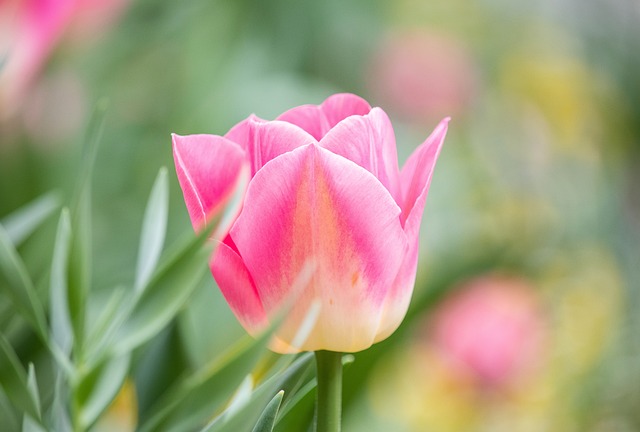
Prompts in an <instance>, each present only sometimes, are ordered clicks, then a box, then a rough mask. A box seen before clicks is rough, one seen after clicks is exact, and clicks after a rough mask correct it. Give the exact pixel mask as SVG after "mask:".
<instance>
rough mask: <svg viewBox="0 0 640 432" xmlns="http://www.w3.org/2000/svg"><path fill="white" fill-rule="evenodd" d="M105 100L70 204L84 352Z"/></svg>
mask: <svg viewBox="0 0 640 432" xmlns="http://www.w3.org/2000/svg"><path fill="white" fill-rule="evenodd" d="M106 105H107V104H106V102H104V101H100V102H99V103H98V105H97V106H96V109H95V111H94V113H93V116H92V118H91V120H90V122H89V126H88V127H87V131H86V134H85V138H84V146H83V154H82V159H81V165H80V175H79V176H78V180H77V183H76V184H77V189H76V191H75V194H74V197H73V200H72V203H71V233H72V234H71V251H70V256H69V276H68V291H67V295H68V302H69V315H70V317H71V324H72V326H73V332H74V340H75V344H74V349H77V350H78V351H82V345H83V343H84V336H85V335H84V325H85V319H86V317H85V313H86V301H87V295H88V292H89V285H90V283H91V176H92V173H93V167H94V165H95V159H96V155H97V152H98V144H99V142H100V139H101V137H102V131H103V129H104V119H105V113H106Z"/></svg>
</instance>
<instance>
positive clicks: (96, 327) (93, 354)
mask: <svg viewBox="0 0 640 432" xmlns="http://www.w3.org/2000/svg"><path fill="white" fill-rule="evenodd" d="M126 293H127V291H126V288H125V287H124V286H117V287H115V288H113V290H112V291H111V295H110V296H109V298H108V299H107V300H106V301H105V300H104V299H102V298H101V299H99V300H98V301H99V302H100V311H99V312H97V317H96V319H95V322H94V323H93V325H92V326H91V327H90V328H89V338H88V339H87V343H86V345H85V351H84V354H85V358H86V361H87V362H88V363H91V362H94V361H96V359H98V360H99V359H100V357H101V355H102V354H103V353H104V351H105V348H107V345H108V344H109V343H110V341H111V337H112V336H113V334H114V332H115V331H116V330H117V329H118V328H119V326H120V325H122V323H123V322H124V319H125V317H126V313H127V311H126V305H125V302H126V301H130V300H131V297H130V296H127V295H126Z"/></svg>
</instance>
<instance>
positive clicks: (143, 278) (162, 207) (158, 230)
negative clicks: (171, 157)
mask: <svg viewBox="0 0 640 432" xmlns="http://www.w3.org/2000/svg"><path fill="white" fill-rule="evenodd" d="M168 207H169V184H168V181H167V169H166V168H162V169H161V170H160V172H159V173H158V177H157V178H156V181H155V182H154V184H153V189H151V195H150V196H149V202H148V203H147V208H146V210H145V212H144V221H143V223H142V234H141V236H140V249H139V250H138V265H137V268H136V282H135V285H134V287H135V288H134V289H135V291H140V290H142V288H144V287H145V286H146V285H147V283H148V282H149V278H150V277H151V274H152V273H153V270H154V269H155V268H156V265H157V263H158V258H160V253H161V252H162V245H163V244H164V236H165V233H166V228H167V214H168Z"/></svg>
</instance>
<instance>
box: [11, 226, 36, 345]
mask: <svg viewBox="0 0 640 432" xmlns="http://www.w3.org/2000/svg"><path fill="white" fill-rule="evenodd" d="M0 287H2V288H4V289H5V291H6V293H7V297H9V299H10V300H11V302H12V303H13V306H14V307H15V309H16V310H17V311H18V312H19V313H20V314H21V315H22V316H23V317H24V318H25V319H26V320H27V322H28V323H29V324H31V326H32V327H33V329H34V330H35V331H36V333H37V334H38V336H40V337H41V338H42V340H43V341H46V340H47V332H46V320H45V314H44V310H43V307H42V303H40V300H39V299H38V295H37V293H36V291H35V288H34V286H33V282H32V281H31V278H30V277H29V274H28V273H27V269H26V267H25V265H24V262H23V261H22V259H21V258H20V256H19V255H18V252H17V251H16V249H15V247H14V246H13V243H12V242H11V240H10V239H9V236H8V235H7V233H6V231H5V230H4V228H3V227H2V226H0Z"/></svg>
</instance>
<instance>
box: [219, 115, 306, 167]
mask: <svg viewBox="0 0 640 432" xmlns="http://www.w3.org/2000/svg"><path fill="white" fill-rule="evenodd" d="M225 138H227V139H230V140H231V141H233V142H235V143H237V144H238V145H239V146H240V147H242V148H243V149H244V150H245V151H246V153H247V157H248V159H249V162H250V164H251V177H253V176H254V175H255V174H256V172H258V170H259V169H260V168H262V167H263V166H264V164H266V163H267V162H269V161H270V160H271V159H273V158H275V157H277V156H280V155H281V154H282V153H286V152H289V151H291V150H293V149H295V148H298V147H300V146H302V145H305V144H310V143H314V142H316V140H315V139H314V138H313V137H312V136H311V135H309V134H308V133H307V132H305V131H304V130H302V129H300V128H299V127H297V126H294V125H292V124H290V123H286V122H282V121H265V120H262V119H260V118H258V117H256V116H255V115H251V116H250V117H249V118H247V119H246V120H244V121H242V122H240V123H238V124H237V125H235V126H234V127H233V128H232V129H231V130H230V131H229V132H227V134H226V135H225Z"/></svg>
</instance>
